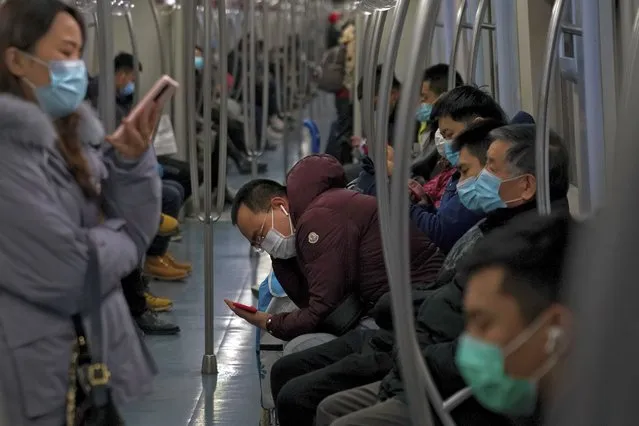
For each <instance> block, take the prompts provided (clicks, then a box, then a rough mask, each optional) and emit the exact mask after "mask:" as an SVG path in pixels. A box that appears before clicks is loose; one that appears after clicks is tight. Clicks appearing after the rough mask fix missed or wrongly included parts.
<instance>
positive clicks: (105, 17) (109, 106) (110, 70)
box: [96, 1, 116, 134]
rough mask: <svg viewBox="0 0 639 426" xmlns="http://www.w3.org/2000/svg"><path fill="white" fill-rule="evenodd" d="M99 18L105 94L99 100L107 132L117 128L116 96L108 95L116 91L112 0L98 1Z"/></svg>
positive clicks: (101, 64)
mask: <svg viewBox="0 0 639 426" xmlns="http://www.w3.org/2000/svg"><path fill="white" fill-rule="evenodd" d="M96 13H97V17H98V20H97V21H96V22H98V26H97V32H98V36H97V41H98V44H97V46H96V48H97V51H98V55H99V56H98V59H99V65H100V66H99V70H100V77H99V79H98V85H99V93H103V94H105V96H100V99H99V100H98V107H99V108H98V109H99V111H100V118H101V119H102V123H103V124H104V130H105V131H106V133H107V134H110V133H112V132H113V131H114V130H115V128H116V123H115V97H113V96H106V94H107V93H115V69H114V65H113V37H112V34H113V18H112V17H111V2H107V1H102V2H98V4H97V6H96Z"/></svg>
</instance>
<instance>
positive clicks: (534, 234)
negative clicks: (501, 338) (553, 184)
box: [460, 211, 576, 322]
mask: <svg viewBox="0 0 639 426" xmlns="http://www.w3.org/2000/svg"><path fill="white" fill-rule="evenodd" d="M575 226H576V225H575V223H574V221H573V219H572V218H571V217H570V214H569V213H568V212H566V211H562V212H559V213H555V214H553V215H551V216H539V215H533V214H523V215H522V216H521V217H518V218H514V219H512V221H511V222H509V223H508V224H507V225H505V226H504V227H502V228H499V229H496V230H494V231H493V232H491V233H490V234H489V235H488V236H486V238H485V239H483V240H481V241H480V242H478V243H477V245H476V246H475V247H474V248H473V250H472V251H471V253H470V254H469V255H468V256H467V257H466V258H465V259H464V260H463V262H462V267H461V268H460V272H461V273H462V276H466V277H469V276H471V275H473V274H474V273H476V272H479V271H480V270H482V269H485V268H489V267H493V266H498V267H503V268H504V269H505V272H506V274H505V277H504V281H503V282H502V284H501V287H502V291H503V292H504V293H506V294H508V295H510V296H512V297H513V298H514V299H515V300H516V302H517V304H518V305H519V307H520V309H521V312H522V314H523V316H524V318H525V319H526V320H527V321H529V322H532V321H533V320H534V319H535V318H537V316H538V315H539V314H541V313H542V312H543V311H544V310H545V309H547V308H548V307H549V306H551V305H552V304H554V303H557V302H559V301H560V299H561V297H562V296H563V294H562V293H563V291H562V290H563V289H562V286H563V279H564V268H565V266H566V265H567V262H566V257H567V254H568V246H569V242H570V241H571V235H572V234H573V232H574V229H573V228H574V227H575Z"/></svg>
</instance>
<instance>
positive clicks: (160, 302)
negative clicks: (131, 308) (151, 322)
mask: <svg viewBox="0 0 639 426" xmlns="http://www.w3.org/2000/svg"><path fill="white" fill-rule="evenodd" d="M144 298H145V299H146V306H147V307H148V308H149V309H150V310H152V311H153V312H166V311H170V310H171V308H172V307H173V301H172V300H171V299H167V298H166V297H158V296H156V295H154V294H151V293H149V292H145V293H144Z"/></svg>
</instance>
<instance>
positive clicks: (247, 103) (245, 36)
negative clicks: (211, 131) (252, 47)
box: [235, 0, 257, 159]
mask: <svg viewBox="0 0 639 426" xmlns="http://www.w3.org/2000/svg"><path fill="white" fill-rule="evenodd" d="M249 1H251V0H245V1H244V2H243V4H242V6H243V7H242V37H241V41H240V42H238V43H237V46H242V52H241V54H242V60H241V65H242V67H241V68H242V69H241V71H240V72H241V73H242V74H241V75H242V82H241V85H242V113H243V116H244V140H245V141H246V145H247V149H248V153H247V154H248V155H249V159H250V158H252V156H253V155H254V154H255V152H256V151H257V147H256V144H255V139H254V138H253V137H252V134H253V132H252V130H251V129H253V127H252V126H255V123H252V122H251V108H253V105H251V100H250V99H249V97H250V91H249V64H248V61H249V53H248V44H249V31H250V26H249V17H248V15H249V12H248V9H249V7H248V2H249ZM239 53H240V52H238V51H237V49H236V51H235V56H237V55H238V54H239Z"/></svg>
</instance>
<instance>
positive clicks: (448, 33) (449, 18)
mask: <svg viewBox="0 0 639 426" xmlns="http://www.w3.org/2000/svg"><path fill="white" fill-rule="evenodd" d="M442 14H443V21H444V43H445V46H446V55H448V56H447V57H448V58H450V54H451V52H452V51H453V45H454V43H455V30H456V28H455V22H456V19H455V18H456V16H455V15H456V13H455V2H452V1H445V2H444V4H443V5H442Z"/></svg>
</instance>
